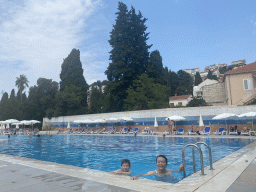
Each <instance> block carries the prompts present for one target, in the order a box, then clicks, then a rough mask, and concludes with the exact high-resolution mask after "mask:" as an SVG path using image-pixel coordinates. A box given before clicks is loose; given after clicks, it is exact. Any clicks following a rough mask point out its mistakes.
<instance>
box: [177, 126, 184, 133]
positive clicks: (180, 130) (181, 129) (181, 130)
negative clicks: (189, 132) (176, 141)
mask: <svg viewBox="0 0 256 192" xmlns="http://www.w3.org/2000/svg"><path fill="white" fill-rule="evenodd" d="M176 134H177V135H184V129H183V128H179V129H178V131H177V132H176Z"/></svg>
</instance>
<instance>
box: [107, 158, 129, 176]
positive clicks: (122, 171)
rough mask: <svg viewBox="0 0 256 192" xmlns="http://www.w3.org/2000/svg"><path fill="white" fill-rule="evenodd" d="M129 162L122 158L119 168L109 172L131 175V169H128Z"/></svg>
mask: <svg viewBox="0 0 256 192" xmlns="http://www.w3.org/2000/svg"><path fill="white" fill-rule="evenodd" d="M130 167H131V163H130V161H129V160H128V159H123V160H122V162H121V169H118V170H116V171H112V172H111V173H112V174H114V175H131V174H132V171H130Z"/></svg>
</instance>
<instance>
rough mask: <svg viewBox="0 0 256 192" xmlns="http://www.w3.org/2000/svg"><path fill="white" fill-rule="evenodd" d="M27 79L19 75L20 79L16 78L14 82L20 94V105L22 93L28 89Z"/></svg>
mask: <svg viewBox="0 0 256 192" xmlns="http://www.w3.org/2000/svg"><path fill="white" fill-rule="evenodd" d="M28 83H29V81H28V79H27V77H26V76H25V75H20V77H16V82H15V85H16V86H17V87H18V89H19V92H20V98H21V103H22V92H23V90H24V89H25V88H26V87H28Z"/></svg>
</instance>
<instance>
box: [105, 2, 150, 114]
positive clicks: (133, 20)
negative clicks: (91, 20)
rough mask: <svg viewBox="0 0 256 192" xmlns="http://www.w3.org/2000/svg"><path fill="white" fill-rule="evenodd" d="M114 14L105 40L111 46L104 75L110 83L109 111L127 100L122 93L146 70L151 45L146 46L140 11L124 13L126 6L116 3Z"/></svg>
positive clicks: (120, 108) (126, 11)
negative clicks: (112, 22)
mask: <svg viewBox="0 0 256 192" xmlns="http://www.w3.org/2000/svg"><path fill="white" fill-rule="evenodd" d="M116 15H117V17H116V23H115V25H114V26H113V29H112V31H111V32H110V40H109V44H110V45H111V47H112V50H111V51H110V57H109V59H110V60H111V63H110V64H109V66H108V68H107V70H106V71H105V74H106V75H107V78H108V80H109V81H110V82H114V84H113V86H112V89H111V93H110V94H111V96H110V98H111V100H112V102H113V105H112V104H111V105H112V109H113V111H120V110H122V108H123V101H124V99H125V98H126V97H127V94H126V90H127V89H128V87H129V86H130V85H132V81H133V80H134V79H137V78H138V77H139V76H140V75H141V74H142V73H145V71H146V66H147V64H148V59H149V52H148V49H149V48H150V47H151V45H147V43H146V41H147V40H148V34H149V33H146V29H147V27H146V25H145V22H146V20H147V19H146V18H143V16H142V14H141V12H139V14H136V13H135V9H134V8H133V7H132V8H131V10H130V11H128V10H127V6H126V5H125V4H124V3H122V2H119V4H118V12H117V13H116ZM110 102H111V101H110Z"/></svg>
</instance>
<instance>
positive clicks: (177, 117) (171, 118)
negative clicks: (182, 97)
mask: <svg viewBox="0 0 256 192" xmlns="http://www.w3.org/2000/svg"><path fill="white" fill-rule="evenodd" d="M168 119H170V120H173V121H174V122H175V121H183V120H185V119H186V118H185V117H182V116H179V115H173V116H170V117H167V118H165V120H168ZM174 128H175V124H174Z"/></svg>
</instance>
